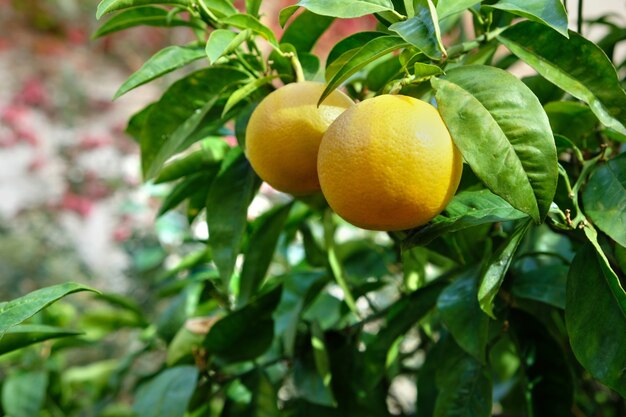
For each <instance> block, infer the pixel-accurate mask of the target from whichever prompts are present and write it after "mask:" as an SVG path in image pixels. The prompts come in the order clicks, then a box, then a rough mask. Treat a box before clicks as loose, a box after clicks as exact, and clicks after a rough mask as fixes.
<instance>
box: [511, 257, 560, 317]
mask: <svg viewBox="0 0 626 417" xmlns="http://www.w3.org/2000/svg"><path fill="white" fill-rule="evenodd" d="M568 270H569V268H568V266H566V265H559V264H557V265H546V266H542V267H541V268H536V269H532V270H530V271H527V272H524V273H522V274H520V275H518V276H516V277H515V279H514V280H513V285H512V286H511V294H513V296H515V297H520V298H526V299H529V300H535V301H541V302H543V303H546V304H550V305H553V306H555V307H558V308H561V309H564V308H565V283H566V282H567V271H568Z"/></svg>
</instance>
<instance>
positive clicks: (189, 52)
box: [113, 45, 205, 99]
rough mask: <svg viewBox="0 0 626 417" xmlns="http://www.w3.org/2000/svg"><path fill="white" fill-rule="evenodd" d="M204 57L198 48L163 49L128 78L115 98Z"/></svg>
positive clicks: (173, 47) (175, 47)
mask: <svg viewBox="0 0 626 417" xmlns="http://www.w3.org/2000/svg"><path fill="white" fill-rule="evenodd" d="M204 57H205V54H204V50H203V49H202V48H201V47H198V46H175V45H174V46H168V47H166V48H163V49H161V50H160V51H159V52H157V53H156V54H154V55H153V56H152V57H151V58H150V59H148V60H147V61H146V62H145V63H144V64H143V65H142V67H141V68H139V69H138V70H137V71H136V72H135V73H133V75H131V76H130V77H128V79H127V80H126V81H124V84H122V85H121V86H120V88H119V89H118V90H117V92H116V93H115V96H114V97H113V98H114V99H115V98H118V97H120V96H122V95H124V94H126V93H127V92H129V91H130V90H132V89H134V88H137V87H139V86H141V85H143V84H146V83H147V82H150V81H152V80H154V79H156V78H159V77H161V76H163V75H165V74H167V73H169V72H172V71H174V70H176V69H178V68H181V67H184V66H185V65H187V64H189V63H191V62H194V61H197V60H199V59H202V58H204Z"/></svg>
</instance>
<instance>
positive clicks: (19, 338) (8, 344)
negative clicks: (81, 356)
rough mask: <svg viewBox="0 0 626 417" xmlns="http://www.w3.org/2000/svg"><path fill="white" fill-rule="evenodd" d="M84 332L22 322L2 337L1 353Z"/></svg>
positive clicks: (0, 340)
mask: <svg viewBox="0 0 626 417" xmlns="http://www.w3.org/2000/svg"><path fill="white" fill-rule="evenodd" d="M79 334H82V333H81V332H77V331H74V330H68V329H61V328H59V327H52V326H46V325H40V324H22V325H17V326H14V327H11V328H10V329H8V330H7V331H6V333H5V334H4V337H2V338H1V339H0V355H4V354H5V353H9V352H12V351H14V350H17V349H21V348H23V347H26V346H30V345H33V344H35V343H39V342H43V341H45V340H50V339H58V338H61V337H68V336H76V335H79Z"/></svg>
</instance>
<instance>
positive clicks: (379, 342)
mask: <svg viewBox="0 0 626 417" xmlns="http://www.w3.org/2000/svg"><path fill="white" fill-rule="evenodd" d="M445 286H446V283H445V282H441V281H439V282H435V283H432V284H430V285H427V286H425V287H423V288H420V289H419V290H417V291H414V292H413V293H411V294H409V295H407V296H405V297H402V298H400V299H399V300H398V301H396V302H395V303H393V304H392V305H391V306H390V307H389V308H388V309H387V310H386V314H385V316H384V317H385V322H384V324H383V326H382V328H381V329H380V330H379V331H378V334H377V335H376V337H375V338H374V340H373V341H372V342H371V343H370V344H368V345H367V346H366V350H365V365H364V369H363V373H364V374H363V376H362V381H363V383H364V384H366V386H367V387H370V388H373V387H374V386H376V384H378V382H379V381H380V380H381V378H383V376H384V371H385V365H386V359H387V352H388V351H389V348H391V346H392V345H393V343H394V342H395V341H396V339H397V338H398V337H400V336H402V335H403V334H405V333H406V332H407V331H409V329H410V328H411V327H412V326H413V325H414V324H415V323H417V322H418V321H419V320H420V319H421V318H422V317H423V316H424V315H426V314H427V313H428V312H429V311H430V310H432V309H433V308H434V307H435V304H436V303H437V297H439V294H440V293H441V291H442V290H443V289H444V288H445Z"/></svg>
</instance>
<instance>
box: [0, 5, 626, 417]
mask: <svg viewBox="0 0 626 417" xmlns="http://www.w3.org/2000/svg"><path fill="white" fill-rule="evenodd" d="M260 3H261V2H260V1H259V0H246V2H245V12H244V11H242V10H238V9H237V8H236V7H235V6H234V5H233V4H232V3H231V2H230V1H229V0H168V1H156V0H104V1H102V3H101V4H100V6H99V8H98V16H102V15H104V14H107V13H110V12H116V14H115V15H114V16H113V17H111V18H110V19H109V20H108V21H107V22H106V23H104V24H103V25H102V26H101V27H100V29H99V30H98V32H97V33H96V36H102V35H106V34H108V33H112V32H114V31H118V30H122V29H126V28H129V27H133V26H137V25H144V24H147V25H156V26H185V27H189V29H190V30H192V31H193V32H194V33H195V34H196V35H197V38H198V41H196V42H193V43H191V44H189V45H183V46H170V47H167V48H165V49H164V50H162V51H160V52H158V53H157V54H156V55H154V56H153V57H152V58H151V59H150V60H149V61H148V62H146V63H145V65H144V66H143V67H142V68H140V69H139V70H138V71H137V72H136V73H134V74H133V75H132V76H131V77H130V78H129V79H128V80H127V81H126V82H125V83H124V84H123V85H122V86H121V87H120V89H119V91H118V93H117V96H120V95H122V94H124V93H126V92H128V91H130V90H132V89H133V88H135V87H138V86H140V85H142V84H144V83H147V82H149V81H151V80H153V79H155V78H158V77H160V76H162V75H164V74H166V73H169V72H171V71H174V70H176V69H179V68H181V67H183V66H186V65H188V64H191V63H192V62H197V61H203V62H204V65H203V66H202V67H201V68H200V69H197V70H195V71H193V72H191V73H187V74H184V75H182V76H181V78H180V79H179V80H178V81H176V82H174V83H173V84H172V85H171V86H170V87H169V88H168V89H167V90H166V91H165V92H164V94H163V96H162V97H161V98H160V99H159V100H158V101H156V102H155V103H152V104H151V105H149V106H147V107H146V108H145V109H144V110H142V111H141V112H139V113H138V114H136V115H135V116H133V117H132V119H131V121H130V123H129V126H128V133H129V134H130V135H131V136H132V137H134V138H135V139H136V140H137V142H138V143H139V145H140V148H141V153H142V168H143V173H144V176H145V178H146V179H150V180H153V181H154V182H157V183H172V189H171V192H170V194H169V195H168V196H167V198H166V199H165V200H164V202H163V206H162V207H161V212H160V214H164V213H166V212H168V211H170V210H172V209H175V208H176V207H178V206H179V205H181V204H182V203H183V202H184V203H185V208H186V215H187V217H188V220H189V222H190V224H192V223H198V222H204V221H206V223H207V225H208V230H209V239H208V241H198V240H197V239H196V241H194V242H192V243H193V244H194V245H195V246H194V247H198V245H199V250H196V251H193V252H191V253H190V254H189V255H188V256H186V257H185V258H184V259H183V260H182V261H181V262H180V263H179V264H178V266H176V267H175V268H173V269H170V270H169V271H168V272H167V273H165V274H163V275H162V276H160V277H159V280H158V282H157V283H156V284H155V285H156V286H157V287H158V288H159V289H160V290H161V293H162V294H167V295H168V296H170V297H172V298H171V304H170V306H169V307H168V308H167V309H166V310H165V311H164V312H162V313H161V314H160V315H159V316H158V317H157V318H156V319H154V320H149V319H148V318H146V319H145V321H141V322H140V324H139V327H144V329H145V330H144V332H143V333H142V337H141V338H139V344H140V347H139V348H138V350H137V351H135V352H133V353H132V354H131V355H129V356H128V357H127V358H125V361H124V363H125V366H124V367H120V368H119V369H121V370H119V369H118V372H114V373H109V374H107V375H109V376H110V378H111V379H110V380H109V384H115V383H117V384H120V381H122V380H124V375H125V373H127V372H128V369H129V368H130V364H132V363H133V362H134V361H136V360H138V358H139V357H141V356H142V355H147V354H151V353H154V352H155V351H156V352H164V353H165V355H164V360H163V361H162V363H161V364H160V366H159V368H158V369H157V370H156V371H153V372H152V373H151V374H147V375H144V376H143V378H140V379H139V380H135V381H134V384H135V385H133V387H136V389H133V391H134V402H133V405H132V410H128V409H122V408H120V409H116V410H117V411H115V412H113V411H110V409H109V411H108V412H107V413H106V414H105V413H104V412H101V413H100V414H97V415H111V416H112V415H116V416H117V415H138V416H163V417H165V416H171V417H176V416H181V417H182V416H210V415H220V416H223V417H227V416H259V415H264V416H277V415H287V416H308V415H314V416H318V415H324V416H386V415H417V416H433V415H434V416H440V417H443V416H450V417H452V416H476V417H480V416H489V415H492V412H493V413H496V414H499V413H506V415H536V416H543V415H546V416H547V415H550V416H555V415H572V414H574V415H607V416H609V415H622V414H624V411H625V410H624V407H625V406H626V405H625V404H624V401H623V399H622V397H623V396H626V374H624V369H626V350H625V349H624V348H623V346H624V345H625V344H626V293H625V292H624V288H623V284H622V280H623V278H624V273H625V271H626V153H624V145H623V143H624V142H626V127H625V126H626V93H625V92H624V90H623V87H622V86H623V83H624V79H620V77H619V75H618V73H617V71H616V68H615V66H614V64H613V63H612V60H611V59H610V58H609V56H612V53H613V50H614V47H615V45H616V43H617V42H619V41H621V40H622V39H624V32H623V30H619V27H618V26H617V25H614V24H613V23H610V21H608V20H606V19H601V20H600V21H599V22H597V24H602V25H613V26H612V28H613V29H614V30H612V31H611V32H610V34H609V35H608V36H607V37H606V38H604V39H603V40H602V41H601V42H600V43H599V44H598V45H596V44H594V43H592V42H591V41H589V40H587V39H586V38H584V37H583V36H581V35H580V34H579V33H575V32H573V31H568V29H567V15H566V11H565V8H564V6H563V4H562V3H561V2H560V1H559V0H545V1H541V2H529V1H526V0H497V1H482V2H480V1H476V0H439V1H438V2H434V1H432V0H405V1H400V0H397V1H392V0H360V1H352V0H341V1H326V0H301V1H299V2H298V3H297V4H296V5H293V6H290V7H287V8H285V9H283V10H282V12H281V13H280V16H279V17H278V20H279V22H280V24H281V25H282V26H285V27H286V29H285V30H284V33H283V34H282V37H280V39H278V37H277V36H276V34H275V33H274V32H273V31H272V30H271V29H270V28H269V27H267V26H266V25H264V24H263V23H262V22H261V21H260V20H259V10H260V6H261V4H260ZM301 9H304V10H301ZM296 12H298V13H297V14H296ZM466 13H471V16H472V23H473V24H471V25H469V26H467V25H466V23H464V22H466V21H465V20H463V19H461V16H463V15H465V14H466ZM370 14H373V15H374V16H375V17H376V19H377V20H378V27H377V30H376V31H371V32H360V33H355V34H353V35H350V36H348V37H347V38H345V39H342V40H340V41H339V42H337V43H336V44H335V45H334V47H333V48H332V50H331V51H330V53H329V54H328V56H327V57H326V59H325V64H324V65H322V60H320V58H319V57H317V56H316V55H315V54H314V53H313V52H312V49H313V47H314V45H315V43H316V41H317V40H318V39H319V37H320V36H321V35H322V34H323V33H324V32H325V31H326V30H327V29H328V27H329V26H330V25H331V23H333V21H334V20H335V19H336V18H339V19H341V18H352V17H359V16H365V15H370ZM272 18H274V17H272ZM519 18H522V19H519ZM466 26H467V27H466ZM468 30H473V36H471V39H469V40H466V39H465V37H466V36H467V31H468ZM444 39H445V42H444ZM446 44H448V45H447V46H446ZM263 51H269V52H263ZM607 54H608V56H607ZM520 60H521V61H523V62H525V63H526V64H527V65H529V66H530V67H532V68H533V69H534V70H535V71H536V75H533V76H530V77H526V78H523V79H521V80H520V79H519V78H517V77H516V76H514V75H512V73H511V72H510V71H507V69H509V68H510V67H511V66H512V65H514V64H516V63H517V62H518V61H520ZM619 66H620V67H621V66H623V64H622V65H619ZM301 78H305V79H321V80H325V81H326V84H327V88H326V91H325V93H324V94H323V95H322V97H320V100H322V99H323V97H324V96H325V95H327V94H329V93H330V92H332V91H333V90H334V89H335V88H338V87H340V86H345V88H346V90H347V92H348V93H349V94H350V95H351V96H352V97H353V98H355V99H357V100H363V99H367V98H368V97H372V96H374V95H377V94H385V93H398V92H399V93H402V94H407V95H411V96H415V97H418V98H421V99H424V100H427V101H431V102H432V103H433V104H435V105H436V106H437V108H438V109H439V112H440V113H441V115H442V117H443V119H444V121H445V123H446V125H447V126H448V128H449V130H450V133H451V135H452V137H453V139H454V141H455V143H456V144H457V146H458V148H459V149H460V151H461V153H462V154H463V157H464V160H465V172H464V175H463V180H462V184H461V186H460V188H459V192H458V193H457V195H456V196H455V197H454V199H453V200H452V201H451V203H450V204H449V206H448V207H447V208H446V210H445V211H444V212H443V213H442V214H441V215H439V216H437V217H436V218H435V219H434V220H433V221H432V222H430V223H429V224H427V225H425V226H423V227H420V228H417V229H415V230H409V231H405V232H401V233H391V234H382V233H369V232H362V231H358V230H356V229H354V228H351V227H350V226H348V225H346V224H344V223H342V222H341V221H340V220H339V219H337V217H336V216H335V215H334V214H332V213H331V212H330V211H329V209H328V208H326V207H325V205H324V203H323V202H320V201H318V200H316V199H315V198H311V199H293V200H292V199H289V200H285V199H276V203H275V204H274V206H273V207H272V208H270V209H269V210H268V211H267V212H265V213H264V214H262V215H261V216H259V217H258V218H256V219H253V220H249V219H248V216H247V213H248V207H249V206H250V204H251V202H252V201H254V200H255V197H258V195H259V192H258V190H259V187H260V184H261V181H260V180H259V178H258V177H257V176H256V174H255V173H254V172H253V170H252V169H251V167H250V165H249V164H248V162H247V160H246V158H245V153H244V149H245V126H246V123H247V120H248V118H249V116H250V113H251V111H252V110H253V109H254V106H255V105H256V104H257V103H258V102H259V100H261V99H262V98H263V97H264V96H265V95H267V94H268V93H269V92H271V91H272V90H273V89H274V88H275V87H274V85H276V84H278V83H280V82H292V81H296V80H297V79H301ZM381 122H382V121H381ZM225 136H235V137H236V139H237V142H238V145H236V146H229V145H227V142H226V141H225V140H224V137H225ZM174 156H176V157H175V158H173V157H174ZM572 184H573V185H572ZM390 215H393V213H390ZM338 231H339V232H341V233H338ZM63 288H64V289H62V290H63V291H66V292H69V291H68V289H67V288H65V287H63ZM72 288H73V289H76V287H71V288H70V289H72ZM42 291H53V293H52V294H53V295H49V294H48V293H46V297H45V298H44V300H46V301H45V303H48V302H51V301H53V299H56V298H58V297H57V295H55V294H58V293H57V291H59V289H57V288H53V289H47V290H42ZM40 294H41V293H37V294H31V295H29V296H26V297H25V298H24V299H23V300H15V301H12V302H9V303H6V304H4V305H1V306H0V312H1V313H2V315H1V316H0V325H1V326H0V330H1V331H2V332H7V331H8V332H12V334H15V333H18V334H19V335H18V337H22V336H24V335H28V340H23V338H22V339H20V340H23V341H21V342H19V343H15V342H13V344H12V345H11V346H13V348H18V347H21V346H23V345H25V344H27V343H31V342H35V341H40V340H43V339H45V338H46V337H41V338H37V337H34V336H33V335H34V334H36V332H35V331H36V330H37V329H29V328H28V326H29V324H19V323H21V322H22V321H23V320H25V319H26V318H27V317H29V316H30V315H32V313H34V312H35V310H34V309H35V308H36V309H40V308H42V307H43V306H44V304H45V303H42V302H40V303H38V304H35V305H34V306H33V304H32V299H36V300H37V299H41V295H40ZM25 300H28V302H25ZM118 304H120V305H121V304H123V303H121V302H120V303H118ZM126 307H128V303H126ZM11 311H19V312H28V314H25V313H20V314H14V313H12V314H7V313H6V312H9V313H10V312H11ZM133 311H137V308H136V307H135V308H134V310H133ZM137 314H141V311H140V310H139V311H138V312H137ZM151 321H153V322H154V323H153V324H150V322H151ZM25 326H26V328H25ZM62 332H63V330H62V329H57V330H55V331H54V332H53V333H54V334H55V335H57V336H65V335H63V334H62ZM15 337H16V336H15V335H14V336H12V338H11V337H8V333H7V335H5V336H4V338H2V339H0V348H2V349H3V351H6V348H4V346H5V345H6V343H12V342H11V340H13V339H15ZM24 337H26V336H24ZM13 348H11V349H13ZM111 375H113V376H111ZM407 381H408V383H409V385H412V386H414V387H416V388H417V397H416V398H415V396H414V394H413V395H411V394H410V392H411V391H410V390H409V394H408V395H407V391H406V390H402V389H401V388H400V387H402V386H403V385H402V384H406V383H407ZM20 383H21V385H20ZM35 385H36V384H34V383H33V382H32V380H31V382H29V383H24V379H23V374H22V373H15V374H14V375H12V376H11V377H10V378H9V379H8V380H7V381H6V382H4V384H3V399H4V400H6V399H7V398H10V397H11V395H12V393H15V392H16V389H18V388H19V389H21V390H25V391H28V389H29V388H33V387H35ZM40 385H41V384H40ZM16 387H17V388H16ZM25 391H23V392H25ZM110 392H113V393H119V388H118V389H117V390H116V389H113V390H110V391H109V395H108V396H104V395H103V398H101V399H100V402H99V407H100V410H101V409H103V408H104V407H105V405H111V404H116V403H117V402H118V401H121V400H120V399H119V398H117V397H116V396H115V395H110ZM8 404H11V405H10V407H12V408H8ZM31 404H32V403H31ZM27 405H28V404H26V405H24V404H21V403H17V404H16V402H15V401H13V402H10V403H7V402H6V401H4V402H3V406H4V407H5V411H7V412H8V414H10V415H12V416H22V415H34V414H27V413H25V412H24V411H23V410H24V408H19V407H26V406H27ZM20 410H22V411H20ZM122 410H124V411H122ZM96 413H97V412H96ZM124 413H126V414H124ZM133 413H134V414H133ZM52 415H55V414H52Z"/></svg>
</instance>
